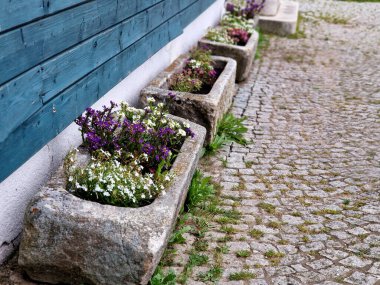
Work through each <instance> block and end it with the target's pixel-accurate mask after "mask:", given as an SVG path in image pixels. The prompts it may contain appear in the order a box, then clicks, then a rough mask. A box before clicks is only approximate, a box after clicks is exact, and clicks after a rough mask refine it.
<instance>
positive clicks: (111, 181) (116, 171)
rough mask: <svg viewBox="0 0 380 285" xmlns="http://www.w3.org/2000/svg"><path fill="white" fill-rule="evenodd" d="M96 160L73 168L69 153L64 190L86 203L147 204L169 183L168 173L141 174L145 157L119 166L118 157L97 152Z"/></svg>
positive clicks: (72, 157)
mask: <svg viewBox="0 0 380 285" xmlns="http://www.w3.org/2000/svg"><path fill="white" fill-rule="evenodd" d="M96 153H97V156H96V157H97V158H96V159H95V158H94V157H93V158H92V160H91V162H90V163H89V164H88V165H87V166H85V167H84V168H80V167H76V166H75V163H74V162H75V157H76V152H75V151H72V152H71V153H69V156H68V160H69V161H70V162H71V163H69V164H66V166H67V171H68V179H67V190H68V191H69V192H72V193H73V194H74V195H76V196H79V197H81V198H84V199H86V200H91V201H97V202H99V203H102V204H111V205H115V206H122V207H139V206H143V205H147V204H149V203H150V202H151V201H152V200H153V199H154V198H155V197H156V196H157V195H158V194H159V193H161V192H162V191H163V190H164V189H165V187H166V186H167V185H168V184H169V183H170V181H171V179H172V176H171V175H170V174H169V173H164V174H162V175H160V177H159V179H157V178H155V177H154V175H153V174H152V173H144V171H143V170H144V168H143V166H141V164H142V162H143V161H146V160H147V158H148V155H146V154H142V155H140V156H139V157H134V155H133V154H128V155H129V156H130V158H131V159H132V160H131V163H129V164H127V165H122V164H121V163H120V162H119V160H118V156H117V155H114V156H112V155H111V154H110V153H108V152H105V151H103V150H101V149H100V150H97V151H96Z"/></svg>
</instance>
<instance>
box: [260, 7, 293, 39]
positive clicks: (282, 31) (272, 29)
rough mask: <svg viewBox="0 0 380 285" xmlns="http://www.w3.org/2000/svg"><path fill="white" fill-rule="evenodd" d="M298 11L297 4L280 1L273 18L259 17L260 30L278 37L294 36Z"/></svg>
mask: <svg viewBox="0 0 380 285" xmlns="http://www.w3.org/2000/svg"><path fill="white" fill-rule="evenodd" d="M298 9H299V3H298V2H295V1H281V3H280V7H279V9H278V12H277V14H276V15H275V16H260V18H259V28H260V30H261V31H263V32H266V33H273V34H276V35H280V36H287V35H291V34H294V33H295V32H296V29H297V20H298Z"/></svg>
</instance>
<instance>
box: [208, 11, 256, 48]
mask: <svg viewBox="0 0 380 285" xmlns="http://www.w3.org/2000/svg"><path fill="white" fill-rule="evenodd" d="M253 32H254V28H253V20H252V19H246V18H244V17H242V16H236V15H233V14H230V13H228V14H226V15H224V16H223V18H222V20H221V22H220V26H218V27H217V28H214V29H210V30H209V31H208V33H207V34H206V36H205V38H206V39H208V40H210V41H216V42H220V43H225V44H234V45H240V46H244V45H246V43H247V42H248V40H249V38H250V36H251V35H252V33H253Z"/></svg>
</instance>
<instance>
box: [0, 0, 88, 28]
mask: <svg viewBox="0 0 380 285" xmlns="http://www.w3.org/2000/svg"><path fill="white" fill-rule="evenodd" d="M89 1H94V0H65V1H62V0H17V1H11V0H0V7H1V9H0V32H3V31H5V30H8V29H10V28H13V27H15V26H18V25H22V24H24V23H26V22H30V21H32V20H35V19H37V18H41V17H43V16H48V15H50V14H52V13H56V12H58V11H61V10H64V9H67V8H70V7H72V6H74V5H78V4H81V3H85V2H89Z"/></svg>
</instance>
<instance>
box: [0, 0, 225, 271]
mask: <svg viewBox="0 0 380 285" xmlns="http://www.w3.org/2000/svg"><path fill="white" fill-rule="evenodd" d="M223 4H224V0H218V1H216V2H215V3H214V4H213V5H212V6H210V8H208V9H207V10H206V11H205V12H204V13H202V14H201V15H200V16H199V17H198V18H197V19H196V20H195V21H193V22H192V23H191V24H190V25H189V26H187V27H186V28H185V30H184V33H183V34H182V35H181V36H180V37H178V38H176V39H175V40H173V41H172V42H170V43H169V44H167V45H166V46H165V47H164V48H162V49H161V50H160V51H159V52H158V53H156V54H155V55H154V56H152V57H151V58H150V59H149V60H147V61H146V62H145V63H144V64H143V65H141V66H140V67H139V68H137V69H136V70H135V71H133V72H132V73H131V74H130V75H129V76H128V77H126V78H125V79H124V80H123V81H122V82H120V83H119V84H118V85H116V86H115V87H114V88H113V89H112V90H110V91H109V92H108V93H107V94H106V95H105V96H103V97H102V98H101V99H100V100H99V101H98V102H96V103H95V104H94V105H93V107H94V108H100V107H101V106H102V105H104V104H108V103H109V101H110V100H113V101H115V102H120V101H122V100H124V101H127V102H129V103H130V104H132V105H136V104H137V102H138V96H139V93H140V90H141V89H142V88H143V87H144V86H146V85H147V84H148V83H149V82H150V81H151V80H152V79H153V78H154V77H155V76H156V75H157V74H158V73H159V72H160V71H162V70H163V69H165V67H167V66H168V65H169V64H170V63H171V62H173V61H174V60H175V59H176V58H177V57H178V56H179V55H181V54H183V53H185V52H187V51H188V50H189V49H190V48H191V47H192V46H194V45H195V44H196V43H197V41H198V39H199V38H201V37H202V35H203V34H204V33H205V31H206V29H207V28H208V27H210V26H214V25H215V24H216V23H217V22H218V21H219V19H220V17H221V16H222V14H223V12H224V10H223ZM80 143H81V139H80V134H79V131H78V128H77V126H76V125H75V124H71V125H70V126H68V127H67V128H66V129H65V130H64V131H63V132H62V133H60V134H59V135H58V136H57V137H56V138H54V139H53V140H52V141H50V142H49V143H48V144H47V145H46V146H45V147H44V148H42V149H41V150H40V151H39V152H38V153H36V154H35V155H34V156H33V157H32V158H30V159H29V160H28V161H27V162H26V163H24V164H23V165H22V166H21V167H20V168H19V169H18V170H16V171H15V172H14V173H13V174H12V175H10V176H9V177H8V178H7V179H6V180H4V181H3V182H2V183H0V264H1V263H2V262H4V261H5V260H6V258H7V257H8V256H9V255H10V254H11V253H12V252H13V251H14V249H15V248H16V247H17V246H18V244H19V240H20V233H21V231H22V221H23V215H24V211H25V209H26V207H27V204H28V203H29V201H30V199H31V198H32V197H33V195H34V194H35V193H36V192H37V191H38V189H39V188H40V187H41V186H42V185H43V184H44V183H45V182H46V181H47V180H48V179H49V178H50V176H51V174H52V172H54V171H55V170H56V169H57V167H58V166H59V165H60V163H61V162H62V159H63V157H64V156H65V154H66V153H67V151H68V150H69V149H70V148H72V147H76V146H78V145H79V144H80ZM2 163H6V162H2Z"/></svg>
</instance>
